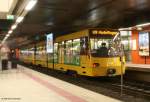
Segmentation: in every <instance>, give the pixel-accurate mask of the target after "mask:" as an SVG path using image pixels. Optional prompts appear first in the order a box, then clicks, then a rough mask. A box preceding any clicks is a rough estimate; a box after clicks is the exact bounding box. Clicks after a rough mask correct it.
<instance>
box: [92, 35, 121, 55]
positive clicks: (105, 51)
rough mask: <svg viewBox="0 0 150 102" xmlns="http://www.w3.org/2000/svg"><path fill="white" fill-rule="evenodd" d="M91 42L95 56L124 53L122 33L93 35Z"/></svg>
mask: <svg viewBox="0 0 150 102" xmlns="http://www.w3.org/2000/svg"><path fill="white" fill-rule="evenodd" d="M90 43H91V54H92V56H94V57H116V56H120V55H122V54H123V48H122V45H121V39H120V34H117V35H109V36H99V37H98V36H97V37H91V38H90Z"/></svg>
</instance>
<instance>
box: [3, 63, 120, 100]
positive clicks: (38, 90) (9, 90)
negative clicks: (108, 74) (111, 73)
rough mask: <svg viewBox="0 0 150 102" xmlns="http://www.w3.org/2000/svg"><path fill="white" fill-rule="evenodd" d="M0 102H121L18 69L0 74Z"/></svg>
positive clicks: (49, 77) (30, 71)
mask: <svg viewBox="0 0 150 102" xmlns="http://www.w3.org/2000/svg"><path fill="white" fill-rule="evenodd" d="M0 102H121V101H120V100H117V99H113V98H110V97H107V96H104V95H101V94H98V93H96V92H93V91H90V90H87V89H84V88H81V87H79V86H76V85H73V84H70V83H67V82H64V81H62V80H59V79H56V78H54V77H51V76H48V75H45V74H42V73H39V72H36V71H33V70H31V69H28V68H26V67H23V66H20V65H18V69H17V70H6V71H0Z"/></svg>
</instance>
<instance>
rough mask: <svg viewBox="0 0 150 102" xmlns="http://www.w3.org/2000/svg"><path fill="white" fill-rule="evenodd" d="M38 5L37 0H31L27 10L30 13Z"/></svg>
mask: <svg viewBox="0 0 150 102" xmlns="http://www.w3.org/2000/svg"><path fill="white" fill-rule="evenodd" d="M36 3H37V0H30V1H29V3H28V4H27V6H26V8H25V10H27V11H30V10H31V9H32V8H33V7H34V6H35V4H36Z"/></svg>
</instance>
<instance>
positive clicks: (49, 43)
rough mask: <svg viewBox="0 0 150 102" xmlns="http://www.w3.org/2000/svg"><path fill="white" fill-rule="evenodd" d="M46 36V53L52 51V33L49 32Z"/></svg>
mask: <svg viewBox="0 0 150 102" xmlns="http://www.w3.org/2000/svg"><path fill="white" fill-rule="evenodd" d="M46 37H47V42H46V51H47V53H53V34H52V33H50V34H48V35H47V36H46Z"/></svg>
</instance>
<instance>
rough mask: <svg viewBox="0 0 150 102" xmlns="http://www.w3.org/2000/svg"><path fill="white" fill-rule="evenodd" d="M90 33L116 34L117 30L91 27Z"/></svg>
mask: <svg viewBox="0 0 150 102" xmlns="http://www.w3.org/2000/svg"><path fill="white" fill-rule="evenodd" d="M89 32H90V35H116V34H117V33H118V32H117V31H113V30H112V31H111V30H97V29H91V30H90V31H89Z"/></svg>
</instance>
